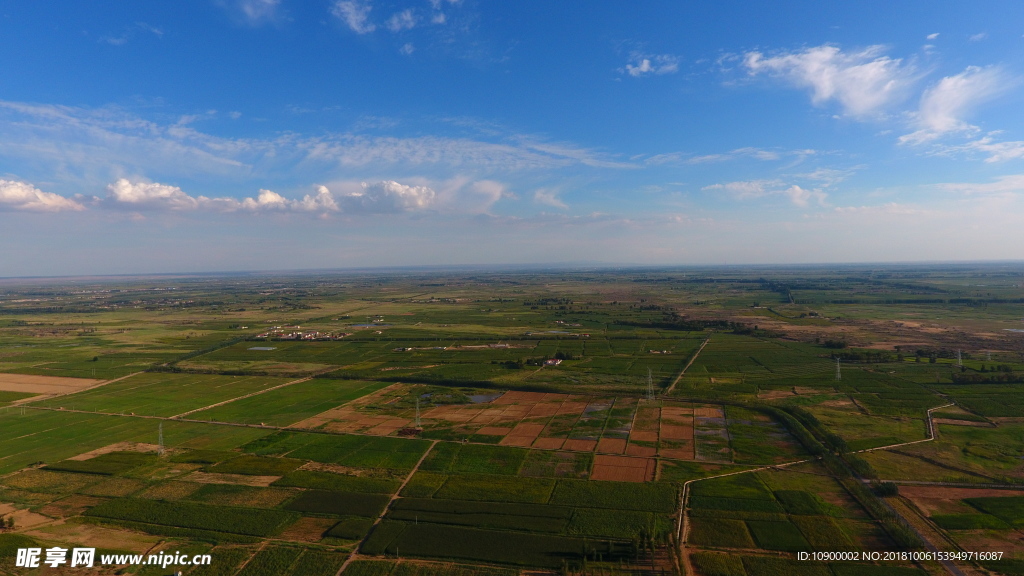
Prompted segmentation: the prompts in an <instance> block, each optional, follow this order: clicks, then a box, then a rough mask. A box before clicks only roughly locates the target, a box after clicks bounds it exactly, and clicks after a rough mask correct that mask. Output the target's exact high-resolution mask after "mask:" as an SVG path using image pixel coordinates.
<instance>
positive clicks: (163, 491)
mask: <svg viewBox="0 0 1024 576" xmlns="http://www.w3.org/2000/svg"><path fill="white" fill-rule="evenodd" d="M202 486H203V485H202V484H199V483H196V482H178V481H175V480H172V481H170V482H163V483H161V484H157V485H156V486H151V487H149V488H148V489H146V490H145V491H144V492H142V493H141V494H139V496H138V497H139V498H151V499H153V500H181V499H183V498H187V497H189V496H191V495H192V493H193V492H195V491H196V490H199V489H200V488H201V487H202Z"/></svg>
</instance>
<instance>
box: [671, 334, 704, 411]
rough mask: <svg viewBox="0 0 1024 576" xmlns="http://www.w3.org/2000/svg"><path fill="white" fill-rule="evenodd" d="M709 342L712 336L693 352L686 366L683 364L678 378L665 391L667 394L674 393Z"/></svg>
mask: <svg viewBox="0 0 1024 576" xmlns="http://www.w3.org/2000/svg"><path fill="white" fill-rule="evenodd" d="M708 342H711V337H710V336H708V337H707V338H705V339H704V342H703V343H701V345H700V348H697V351H696V352H694V353H693V357H692V358H690V361H689V362H687V363H686V366H683V369H682V370H681V371H680V372H679V375H678V376H676V379H675V380H673V381H672V385H671V386H669V387H668V390H666V391H665V396H668V395H670V394H672V392H673V391H674V390H675V389H676V384H679V381H680V380H682V379H683V375H684V374H686V371H687V370H689V369H690V366H691V365H693V363H694V361H695V360H697V356H700V353H701V351H703V350H704V347H705V346H707V345H708Z"/></svg>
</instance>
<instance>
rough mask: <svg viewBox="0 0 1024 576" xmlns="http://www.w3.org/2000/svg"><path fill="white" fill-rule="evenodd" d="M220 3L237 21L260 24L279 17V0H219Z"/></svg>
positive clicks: (252, 24) (251, 24)
mask: <svg viewBox="0 0 1024 576" xmlns="http://www.w3.org/2000/svg"><path fill="white" fill-rule="evenodd" d="M219 3H220V5H221V6H222V7H224V9H226V10H227V11H228V13H229V14H230V15H231V16H232V17H234V18H235V19H236V20H238V21H239V22H241V23H243V24H246V25H249V26H261V25H263V24H268V23H272V22H275V21H277V20H278V19H279V18H280V17H281V0H220V2H219Z"/></svg>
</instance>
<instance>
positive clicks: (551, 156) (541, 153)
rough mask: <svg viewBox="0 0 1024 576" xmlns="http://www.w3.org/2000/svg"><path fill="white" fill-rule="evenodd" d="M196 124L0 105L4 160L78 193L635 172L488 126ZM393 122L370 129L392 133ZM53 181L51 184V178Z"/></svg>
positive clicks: (592, 154) (597, 155) (603, 157)
mask: <svg viewBox="0 0 1024 576" xmlns="http://www.w3.org/2000/svg"><path fill="white" fill-rule="evenodd" d="M206 117H207V116H206V115H201V117H200V118H199V120H197V121H196V122H194V123H192V124H189V123H187V122H186V123H182V122H173V123H170V124H163V123H158V122H154V121H150V120H147V119H143V118H141V117H139V116H137V115H135V114H132V113H130V112H127V111H125V110H123V109H120V108H116V107H108V108H96V109H92V108H76V107H69V106H52V105H41V104H25V103H20V102H7V101H2V100H0V158H4V159H6V160H7V161H9V162H14V163H26V162H28V163H31V164H33V165H38V166H41V169H43V170H44V171H45V173H47V174H57V175H59V177H60V178H61V179H62V180H64V181H67V182H70V183H73V184H75V185H77V186H100V187H102V186H106V185H107V184H108V183H110V182H112V181H113V180H116V179H117V178H120V177H122V176H123V175H126V174H156V173H159V174H161V175H164V177H172V178H179V177H186V178H194V177H197V176H202V177H204V178H209V177H218V178H229V179H231V181H236V179H237V178H238V177H244V178H252V177H253V176H264V175H268V174H270V175H277V176H280V175H287V174H295V173H296V171H298V170H301V173H302V174H304V175H305V177H306V178H308V179H310V180H316V181H321V182H324V181H328V182H329V181H332V180H334V179H337V178H339V177H344V176H343V175H345V174H351V173H352V170H353V169H355V168H373V169H375V171H376V170H378V169H379V170H383V171H385V172H384V173H385V174H387V173H388V172H390V171H392V170H394V169H395V168H396V167H400V169H401V170H405V169H407V168H408V167H410V166H430V167H432V169H433V170H436V171H441V172H446V173H447V174H446V175H450V174H451V171H452V170H457V171H458V172H460V173H461V172H467V171H468V172H475V173H488V174H490V173H495V172H500V173H507V172H517V171H523V170H541V169H552V168H558V167H566V166H588V167H594V168H611V169H623V168H637V167H638V165H637V164H635V163H631V162H623V161H620V160H619V159H617V158H615V157H612V156H609V155H607V154H604V153H602V152H600V151H595V150H590V149H587V148H581V147H579V146H576V145H574V144H571V143H565V142H551V141H548V140H546V139H544V138H542V137H538V136H534V135H524V134H515V133H510V132H507V131H505V130H504V129H502V128H500V127H495V126H490V125H489V126H488V128H487V130H481V129H479V128H476V131H477V132H483V135H482V137H481V138H469V137H448V136H430V135H427V136H415V137H404V138H401V137H391V136H374V135H372V134H366V133H364V132H366V128H365V127H363V128H359V129H358V131H357V132H353V133H340V134H338V133H334V134H332V133H327V134H320V135H316V136H304V135H301V134H295V133H286V134H282V135H278V136H275V137H272V138H267V139H261V138H227V137H221V136H214V135H211V134H209V133H206V132H203V131H201V130H200V127H201V122H202V121H204V120H205V119H206ZM391 126H392V125H390V124H389V125H381V126H377V127H375V128H373V129H374V130H377V129H387V128H389V127H391ZM47 178H52V176H48V177H47Z"/></svg>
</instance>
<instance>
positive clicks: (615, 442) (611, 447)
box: [597, 438, 626, 454]
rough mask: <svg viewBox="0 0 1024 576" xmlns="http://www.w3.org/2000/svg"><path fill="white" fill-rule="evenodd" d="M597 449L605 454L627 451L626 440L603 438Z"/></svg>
mask: <svg viewBox="0 0 1024 576" xmlns="http://www.w3.org/2000/svg"><path fill="white" fill-rule="evenodd" d="M597 451H598V452H603V453H605V454H622V453H623V452H625V451H626V441H625V440H624V439H622V438H601V440H600V441H598V443H597Z"/></svg>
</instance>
